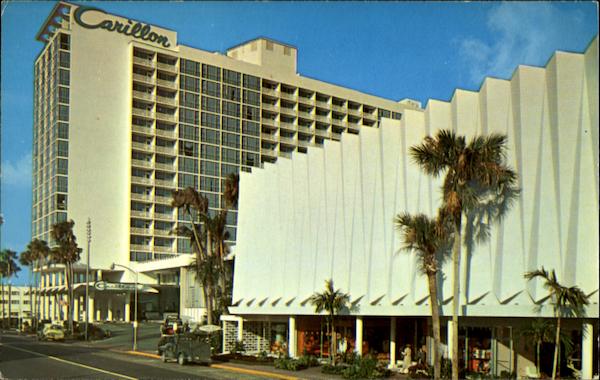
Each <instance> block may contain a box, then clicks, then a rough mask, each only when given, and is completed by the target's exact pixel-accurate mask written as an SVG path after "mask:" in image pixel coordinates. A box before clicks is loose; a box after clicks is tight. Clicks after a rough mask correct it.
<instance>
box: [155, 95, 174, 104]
mask: <svg viewBox="0 0 600 380" xmlns="http://www.w3.org/2000/svg"><path fill="white" fill-rule="evenodd" d="M156 102H157V103H161V104H166V105H169V106H175V105H177V100H176V99H175V98H167V97H165V96H157V97H156Z"/></svg>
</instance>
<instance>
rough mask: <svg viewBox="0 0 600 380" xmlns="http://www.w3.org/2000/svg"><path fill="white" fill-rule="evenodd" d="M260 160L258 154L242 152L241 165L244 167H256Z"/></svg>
mask: <svg viewBox="0 0 600 380" xmlns="http://www.w3.org/2000/svg"><path fill="white" fill-rule="evenodd" d="M259 163H260V159H259V156H258V154H255V153H249V152H242V165H246V166H258V165H259Z"/></svg>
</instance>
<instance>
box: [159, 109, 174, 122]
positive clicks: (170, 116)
mask: <svg viewBox="0 0 600 380" xmlns="http://www.w3.org/2000/svg"><path fill="white" fill-rule="evenodd" d="M156 118H157V119H160V120H165V121H170V122H173V123H174V122H176V121H177V116H176V115H175V114H170V113H163V112H156Z"/></svg>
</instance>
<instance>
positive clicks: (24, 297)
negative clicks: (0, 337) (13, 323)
mask: <svg viewBox="0 0 600 380" xmlns="http://www.w3.org/2000/svg"><path fill="white" fill-rule="evenodd" d="M9 295H10V305H11V306H10V316H11V318H12V319H13V320H15V319H16V320H18V321H23V320H27V319H29V318H31V317H32V312H31V310H32V307H31V304H32V302H33V301H32V297H33V296H30V295H29V286H17V285H12V286H11V289H10V291H9V287H8V285H6V284H5V285H4V293H3V294H2V297H0V315H2V318H0V319H4V318H8V315H9V314H8V313H9V310H8V305H9ZM3 312H4V313H3Z"/></svg>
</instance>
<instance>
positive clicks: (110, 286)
mask: <svg viewBox="0 0 600 380" xmlns="http://www.w3.org/2000/svg"><path fill="white" fill-rule="evenodd" d="M94 288H96V290H99V291H104V290H122V291H134V290H135V284H122V283H119V282H106V281H97V282H96V283H94ZM141 288H142V286H140V285H138V290H141Z"/></svg>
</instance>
